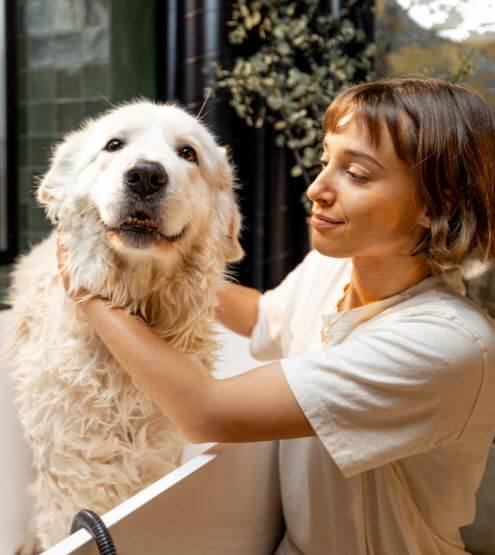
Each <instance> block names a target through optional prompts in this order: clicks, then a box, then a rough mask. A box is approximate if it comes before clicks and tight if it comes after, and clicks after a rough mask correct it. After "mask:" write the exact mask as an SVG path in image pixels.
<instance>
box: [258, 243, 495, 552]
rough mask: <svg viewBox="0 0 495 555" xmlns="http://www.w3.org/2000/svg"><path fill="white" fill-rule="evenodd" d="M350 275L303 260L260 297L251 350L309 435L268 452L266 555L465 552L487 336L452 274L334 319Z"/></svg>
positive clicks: (494, 391)
mask: <svg viewBox="0 0 495 555" xmlns="http://www.w3.org/2000/svg"><path fill="white" fill-rule="evenodd" d="M351 270H352V262H351V260H349V259H335V258H329V257H326V256H323V255H321V254H319V253H318V252H317V251H312V252H310V254H308V256H307V257H306V258H305V260H304V261H303V262H302V263H301V264H300V265H299V266H298V267H297V268H296V269H295V270H294V271H293V272H291V273H290V274H289V275H288V276H287V278H286V279H285V280H284V281H283V282H282V283H281V284H280V285H279V286H278V287H277V288H275V289H273V290H271V291H268V292H266V293H265V294H264V295H263V296H262V297H261V299H260V304H259V311H258V321H257V324H256V326H255V328H254V330H253V334H252V338H251V343H250V348H251V353H252V354H253V356H255V357H256V358H258V359H281V365H282V368H283V371H284V375H285V377H286V379H287V382H288V383H289V385H290V387H291V389H292V392H293V393H294V396H295V397H296V399H297V401H298V403H299V405H300V406H301V408H302V410H303V411H304V413H305V415H306V417H307V418H308V420H309V421H310V423H311V425H312V426H313V428H314V430H315V432H316V434H317V435H316V437H309V438H301V439H292V440H284V441H280V446H279V465H280V483H281V495H282V505H283V511H284V518H285V522H286V527H287V531H286V533H285V536H284V538H283V540H282V542H281V544H280V546H279V548H278V550H277V551H276V553H277V554H279V555H281V554H295V553H298V554H299V553H303V554H305V555H319V554H322V555H323V554H325V555H361V554H376V555H402V554H427V555H434V554H436V553H441V554H453V553H461V552H464V545H463V542H462V539H461V536H460V533H459V528H460V527H462V526H465V525H467V524H469V523H471V522H472V521H473V519H474V515H475V492H476V490H477V488H478V486H479V483H480V480H481V477H482V473H483V470H484V468H485V465H486V461H487V456H488V451H489V447H490V444H491V442H492V441H493V438H494V436H495V328H494V326H493V324H492V321H491V320H490V318H489V317H488V316H486V315H485V314H484V313H483V312H482V311H481V310H480V309H479V308H478V307H477V306H476V305H475V304H474V303H472V302H471V301H470V300H469V299H468V298H467V297H465V289H464V285H463V283H462V280H461V279H460V273H459V271H458V270H455V271H453V272H451V273H449V274H448V275H447V276H444V277H441V276H430V277H428V278H425V279H424V280H423V281H421V282H420V283H418V284H416V285H415V286H413V287H411V288H410V289H407V290H406V291H403V292H402V293H400V294H398V295H394V296H392V297H389V298H387V299H384V300H382V301H378V302H375V303H371V304H368V305H366V306H363V307H359V308H355V309H352V310H348V311H345V312H337V309H336V305H337V303H338V301H339V300H340V298H341V297H342V294H343V291H344V288H345V286H346V285H347V284H348V283H349V279H350V276H351Z"/></svg>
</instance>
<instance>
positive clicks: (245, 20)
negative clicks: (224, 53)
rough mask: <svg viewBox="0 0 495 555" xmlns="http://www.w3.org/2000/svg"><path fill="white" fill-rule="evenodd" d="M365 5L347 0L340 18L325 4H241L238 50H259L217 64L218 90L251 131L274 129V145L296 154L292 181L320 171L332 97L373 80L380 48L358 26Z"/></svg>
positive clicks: (234, 32)
mask: <svg viewBox="0 0 495 555" xmlns="http://www.w3.org/2000/svg"><path fill="white" fill-rule="evenodd" d="M369 9H370V8H369V7H367V8H366V7H363V2H359V1H358V0H348V1H347V2H346V7H345V8H342V9H341V10H340V13H339V16H338V17H336V16H333V15H331V14H322V13H321V10H319V2H318V0H299V1H297V2H295V1H289V0H254V1H252V0H238V1H237V2H236V3H235V4H234V7H233V11H232V17H231V20H230V21H229V22H228V23H227V25H228V26H229V28H230V29H231V30H230V33H229V40H230V42H231V43H232V44H243V43H245V42H247V41H249V44H253V43H255V44H257V45H258V48H257V49H256V51H255V52H254V53H253V54H252V55H250V56H247V57H238V58H236V59H235V61H234V64H233V66H232V67H230V68H225V67H221V66H220V65H219V64H218V63H215V64H214V69H215V75H216V82H214V83H211V87H212V89H213V91H216V90H219V89H225V90H227V91H228V92H229V96H230V104H231V106H233V108H234V109H235V111H236V113H237V115H238V116H239V117H240V118H241V119H243V120H244V121H245V122H246V124H247V125H248V126H250V127H255V128H261V127H263V126H264V125H265V123H268V124H270V125H271V126H272V127H273V129H274V130H275V132H276V135H275V142H276V144H277V145H278V146H279V147H287V148H288V149H290V150H291V151H292V153H293V155H294V166H293V167H292V169H291V175H292V176H294V177H297V176H300V175H302V176H303V177H304V179H305V181H306V185H309V184H310V183H311V181H312V180H313V178H314V177H315V175H316V174H317V173H318V171H319V167H320V164H319V160H320V157H321V139H322V137H321V122H322V117H323V114H324V111H325V109H326V108H327V106H328V105H329V104H330V103H331V101H332V100H333V98H334V97H335V96H336V95H337V94H338V93H339V92H340V91H341V90H343V89H345V88H347V87H349V86H350V85H352V84H353V83H355V82H356V80H361V81H363V80H372V79H373V78H374V76H375V74H374V70H373V67H374V55H375V44H374V43H371V42H369V40H367V37H366V35H365V32H364V31H363V29H362V26H361V25H360V24H359V22H360V21H361V19H362V17H363V16H364V15H365V11H368V12H369Z"/></svg>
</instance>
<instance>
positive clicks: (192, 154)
mask: <svg viewBox="0 0 495 555" xmlns="http://www.w3.org/2000/svg"><path fill="white" fill-rule="evenodd" d="M177 153H178V154H179V156H180V157H181V158H184V160H187V161H188V162H197V161H198V157H197V156H196V151H195V150H194V148H193V147H192V146H189V145H184V146H181V147H180V148H179V149H178V150H177Z"/></svg>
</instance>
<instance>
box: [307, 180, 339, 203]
mask: <svg viewBox="0 0 495 555" xmlns="http://www.w3.org/2000/svg"><path fill="white" fill-rule="evenodd" d="M320 176H321V174H320V175H319V176H318V177H317V178H316V179H315V180H314V181H313V183H311V185H310V186H309V187H308V188H307V189H306V196H307V197H308V198H309V200H310V201H311V202H321V203H325V204H332V203H333V202H334V201H335V192H334V191H333V188H332V187H330V186H329V185H328V183H324V181H323V180H322V179H321V177H320Z"/></svg>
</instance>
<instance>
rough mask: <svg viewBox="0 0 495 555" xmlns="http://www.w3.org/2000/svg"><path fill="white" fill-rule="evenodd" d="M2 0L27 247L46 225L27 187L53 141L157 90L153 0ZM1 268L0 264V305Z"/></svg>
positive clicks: (3, 282)
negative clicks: (9, 30)
mask: <svg viewBox="0 0 495 555" xmlns="http://www.w3.org/2000/svg"><path fill="white" fill-rule="evenodd" d="M8 1H12V2H15V6H16V15H17V18H16V37H17V38H16V48H17V51H16V57H17V72H16V76H15V78H16V79H17V109H18V119H17V143H18V144H17V151H18V168H17V181H18V190H19V200H18V207H17V209H18V215H19V217H18V221H19V249H20V252H25V251H26V250H28V249H29V248H30V247H31V246H32V245H34V244H36V243H38V242H39V241H40V240H41V239H43V238H44V237H45V236H46V235H47V233H48V232H49V230H50V224H49V223H48V222H47V221H46V219H45V215H44V212H43V210H42V209H41V208H39V207H38V206H37V205H36V202H35V200H34V196H33V192H34V184H35V183H36V180H37V178H39V176H41V175H42V174H43V173H44V172H45V171H46V169H47V164H48V162H49V156H50V152H51V148H52V146H53V145H54V143H55V142H57V141H58V140H59V139H61V138H62V136H63V134H64V133H65V132H67V131H69V130H71V129H74V128H75V127H77V126H78V125H79V124H80V122H81V121H82V120H83V119H84V118H86V117H88V116H94V115H96V114H98V113H100V112H102V111H104V110H106V109H107V108H109V107H110V105H111V103H114V102H119V101H122V100H127V99H129V98H132V97H135V96H138V95H142V96H146V97H148V98H155V97H156V65H155V59H156V51H155V50H156V46H155V15H156V14H155V4H156V2H155V0H141V1H140V2H124V1H123V0H8ZM136 30H138V31H139V32H138V33H136ZM9 77H10V76H9ZM12 77H13V76H12ZM7 274H8V267H6V266H0V308H2V296H3V295H2V293H3V292H4V291H5V288H6V285H7V277H6V276H7Z"/></svg>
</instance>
